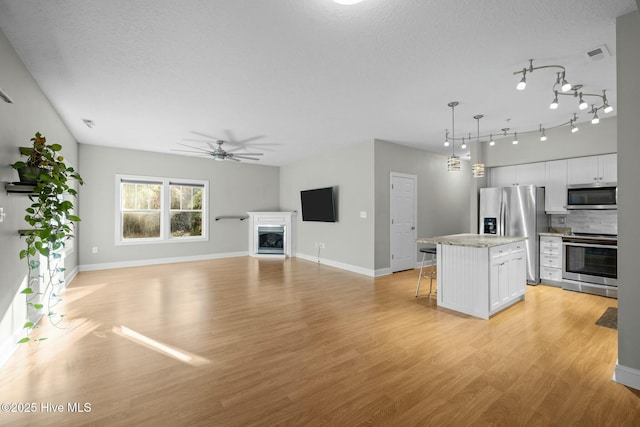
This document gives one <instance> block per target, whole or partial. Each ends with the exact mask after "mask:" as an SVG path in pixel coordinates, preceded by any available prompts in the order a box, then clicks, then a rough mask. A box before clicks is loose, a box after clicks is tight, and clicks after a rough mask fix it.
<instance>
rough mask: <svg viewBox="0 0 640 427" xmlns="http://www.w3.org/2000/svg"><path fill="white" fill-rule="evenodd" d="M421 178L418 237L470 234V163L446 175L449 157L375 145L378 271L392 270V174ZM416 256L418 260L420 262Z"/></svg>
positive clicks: (376, 255)
mask: <svg viewBox="0 0 640 427" xmlns="http://www.w3.org/2000/svg"><path fill="white" fill-rule="evenodd" d="M391 172H399V173H406V174H411V175H417V177H418V224H417V230H418V237H429V236H439V235H445V234H455V233H467V232H469V231H470V229H469V227H470V215H469V213H470V210H471V208H470V195H469V194H470V186H471V179H472V178H471V171H470V169H469V162H466V161H463V162H462V170H461V172H459V173H450V172H448V171H447V157H446V156H443V155H440V154H435V153H431V152H429V151H423V150H417V149H415V148H410V147H405V146H402V145H397V144H391V143H388V142H384V141H376V142H375V200H376V218H375V226H376V228H375V230H376V239H375V248H376V252H375V268H376V269H377V270H379V269H384V268H390V265H391V255H390V246H389V245H390V239H391V235H390V233H391V231H390V230H391V229H390V209H389V205H390V197H391V189H390V174H391ZM417 256H418V255H417V253H416V259H417Z"/></svg>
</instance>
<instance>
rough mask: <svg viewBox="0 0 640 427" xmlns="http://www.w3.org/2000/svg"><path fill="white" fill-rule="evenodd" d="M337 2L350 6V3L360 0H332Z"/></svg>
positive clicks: (359, 0)
mask: <svg viewBox="0 0 640 427" xmlns="http://www.w3.org/2000/svg"><path fill="white" fill-rule="evenodd" d="M333 1H334V2H336V3H338V4H344V5H346V6H350V5H352V4H356V3H360V2H361V1H362V0H333Z"/></svg>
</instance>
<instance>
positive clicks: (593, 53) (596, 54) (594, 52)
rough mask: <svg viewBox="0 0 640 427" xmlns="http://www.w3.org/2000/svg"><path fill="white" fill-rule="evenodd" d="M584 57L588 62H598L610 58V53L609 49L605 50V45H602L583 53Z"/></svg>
mask: <svg viewBox="0 0 640 427" xmlns="http://www.w3.org/2000/svg"><path fill="white" fill-rule="evenodd" d="M584 56H585V58H587V59H588V60H589V61H599V60H601V59H604V58H607V57H609V56H611V53H609V49H608V48H607V45H604V44H603V45H601V46H598V47H594V48H593V49H589V50H588V51H586V52H585V53H584Z"/></svg>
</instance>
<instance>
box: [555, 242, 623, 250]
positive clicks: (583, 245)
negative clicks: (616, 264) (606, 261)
mask: <svg viewBox="0 0 640 427" xmlns="http://www.w3.org/2000/svg"><path fill="white" fill-rule="evenodd" d="M562 244H563V245H564V246H578V247H581V248H602V249H618V246H617V245H596V244H593V243H572V242H562Z"/></svg>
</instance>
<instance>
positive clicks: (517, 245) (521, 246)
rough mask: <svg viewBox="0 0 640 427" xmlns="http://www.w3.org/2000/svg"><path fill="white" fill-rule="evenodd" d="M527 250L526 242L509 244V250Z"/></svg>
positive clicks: (514, 251) (513, 252) (514, 252)
mask: <svg viewBox="0 0 640 427" xmlns="http://www.w3.org/2000/svg"><path fill="white" fill-rule="evenodd" d="M524 251H525V242H515V243H511V244H510V245H509V252H511V253H512V254H517V253H518V252H524Z"/></svg>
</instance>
